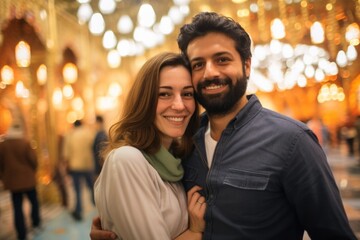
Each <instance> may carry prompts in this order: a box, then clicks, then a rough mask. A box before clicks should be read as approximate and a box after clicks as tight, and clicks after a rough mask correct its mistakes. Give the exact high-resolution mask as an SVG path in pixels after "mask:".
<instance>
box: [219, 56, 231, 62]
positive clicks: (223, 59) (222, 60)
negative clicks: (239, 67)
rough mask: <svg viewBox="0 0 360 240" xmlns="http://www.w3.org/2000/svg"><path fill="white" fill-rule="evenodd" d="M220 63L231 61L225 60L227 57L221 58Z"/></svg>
mask: <svg viewBox="0 0 360 240" xmlns="http://www.w3.org/2000/svg"><path fill="white" fill-rule="evenodd" d="M218 61H219V62H220V63H223V62H227V61H229V59H227V58H225V57H222V58H219V59H218Z"/></svg>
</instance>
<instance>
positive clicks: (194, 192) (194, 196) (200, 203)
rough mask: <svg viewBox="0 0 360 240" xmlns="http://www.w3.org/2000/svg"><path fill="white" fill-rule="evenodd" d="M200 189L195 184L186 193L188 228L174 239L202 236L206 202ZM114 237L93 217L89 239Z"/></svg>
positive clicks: (189, 239)
mask: <svg viewBox="0 0 360 240" xmlns="http://www.w3.org/2000/svg"><path fill="white" fill-rule="evenodd" d="M200 189H201V188H200V187H199V186H195V187H193V188H192V189H190V190H189V192H188V193H187V195H188V211H189V218H190V228H189V229H187V230H186V231H185V232H183V233H182V234H181V235H179V236H178V237H177V238H176V240H198V239H201V238H202V232H203V231H204V228H205V220H204V214H205V209H206V203H205V198H204V197H202V196H201V195H200V194H199V193H198V191H199V190H200ZM116 237H117V236H116V234H115V233H114V232H111V231H106V230H103V229H102V226H101V221H100V218H99V217H95V218H94V219H93V221H92V225H91V232H90V238H91V240H113V239H116Z"/></svg>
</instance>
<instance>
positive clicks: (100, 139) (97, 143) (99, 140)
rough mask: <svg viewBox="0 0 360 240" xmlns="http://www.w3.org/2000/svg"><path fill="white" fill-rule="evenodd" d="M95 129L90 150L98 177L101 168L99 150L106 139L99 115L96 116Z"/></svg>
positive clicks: (102, 119)
mask: <svg viewBox="0 0 360 240" xmlns="http://www.w3.org/2000/svg"><path fill="white" fill-rule="evenodd" d="M95 130H96V135H95V139H94V143H93V146H92V151H93V158H94V161H95V162H94V164H95V176H96V177H98V176H99V174H100V172H101V168H102V158H101V151H102V148H103V146H104V144H105V142H106V141H107V140H108V137H107V134H106V132H105V126H104V118H103V117H102V116H100V115H97V116H96V119H95Z"/></svg>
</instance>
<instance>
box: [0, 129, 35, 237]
mask: <svg viewBox="0 0 360 240" xmlns="http://www.w3.org/2000/svg"><path fill="white" fill-rule="evenodd" d="M37 167H38V160H37V156H36V152H35V150H34V149H33V148H32V147H31V145H30V142H29V141H28V140H27V139H26V138H25V136H24V132H23V129H22V128H21V126H20V125H19V124H14V125H12V126H11V127H10V128H9V130H8V132H7V133H6V134H5V136H4V138H3V139H0V179H1V180H2V181H3V183H4V187H5V189H8V190H9V191H10V192H11V202H12V206H13V212H14V224H15V229H16V232H17V239H19V240H23V239H27V234H28V230H27V228H26V220H25V219H26V218H25V215H24V211H23V199H24V196H26V197H27V198H28V199H29V201H30V204H31V214H30V215H31V221H32V222H31V225H32V227H33V230H34V231H35V232H36V231H38V230H40V229H41V215H40V205H39V200H38V197H37V191H36V170H37Z"/></svg>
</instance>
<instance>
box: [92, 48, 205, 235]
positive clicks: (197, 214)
mask: <svg viewBox="0 0 360 240" xmlns="http://www.w3.org/2000/svg"><path fill="white" fill-rule="evenodd" d="M193 95H194V89H193V87H192V84H191V76H190V72H189V69H188V67H187V65H186V63H185V61H184V60H183V59H182V57H181V56H180V55H177V54H174V53H162V54H159V55H157V56H155V57H153V58H151V59H150V60H148V61H147V62H146V63H145V64H144V66H143V67H142V68H141V69H140V72H139V73H138V75H137V78H136V80H135V82H134V84H133V86H132V88H131V89H130V92H129V95H128V97H127V99H126V102H125V104H124V110H123V115H122V118H121V119H120V120H119V121H118V122H117V123H115V124H114V125H113V126H112V127H111V128H110V131H109V144H108V147H107V149H106V150H105V153H104V154H105V155H106V156H107V159H106V160H105V163H104V165H103V169H102V171H101V174H100V176H99V178H98V179H97V181H96V183H95V202H96V207H97V209H98V211H99V214H100V218H101V223H102V227H103V228H104V229H107V230H111V231H113V232H115V233H116V234H117V235H118V237H120V239H201V237H202V234H201V232H202V231H203V228H204V226H205V222H204V220H203V215H204V212H205V207H206V204H205V203H204V202H205V199H204V197H202V196H200V194H199V193H197V191H198V190H200V188H199V187H194V188H193V189H192V190H191V191H189V193H188V200H187V202H186V195H185V191H184V189H183V186H182V184H181V182H180V180H181V179H182V176H183V168H182V166H181V161H180V159H179V158H180V157H183V156H186V155H187V154H188V153H190V151H191V148H192V142H191V136H192V135H193V134H194V132H195V130H196V128H197V126H198V106H197V104H196V103H195V100H194V97H193ZM187 205H188V206H187ZM187 208H188V211H189V215H190V223H189V216H188V212H187Z"/></svg>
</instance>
